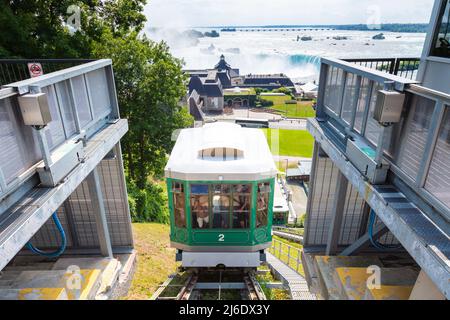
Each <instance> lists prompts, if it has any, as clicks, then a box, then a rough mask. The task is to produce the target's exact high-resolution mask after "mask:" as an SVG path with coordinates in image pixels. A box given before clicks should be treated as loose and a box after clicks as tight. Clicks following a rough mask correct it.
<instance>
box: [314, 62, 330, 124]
mask: <svg viewBox="0 0 450 320" xmlns="http://www.w3.org/2000/svg"><path fill="white" fill-rule="evenodd" d="M328 68H330V66H329V65H327V64H325V63H322V64H321V66H320V76H319V95H318V96H317V106H316V118H317V119H320V120H325V119H326V118H327V115H326V113H325V110H324V98H325V90H326V87H327V74H328Z"/></svg>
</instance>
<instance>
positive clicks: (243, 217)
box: [232, 184, 252, 229]
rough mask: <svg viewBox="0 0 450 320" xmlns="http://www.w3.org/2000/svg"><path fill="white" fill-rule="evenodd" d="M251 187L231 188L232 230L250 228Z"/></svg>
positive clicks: (235, 186) (236, 186)
mask: <svg viewBox="0 0 450 320" xmlns="http://www.w3.org/2000/svg"><path fill="white" fill-rule="evenodd" d="M251 191H252V186H251V185H250V184H237V185H234V186H233V217H232V219H233V221H232V226H233V228H234V229H248V228H250V204H251V203H252V202H251Z"/></svg>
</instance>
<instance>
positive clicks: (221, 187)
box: [211, 184, 231, 229]
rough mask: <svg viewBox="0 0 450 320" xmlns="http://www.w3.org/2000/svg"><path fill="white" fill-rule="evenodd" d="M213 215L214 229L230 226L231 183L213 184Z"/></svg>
mask: <svg viewBox="0 0 450 320" xmlns="http://www.w3.org/2000/svg"><path fill="white" fill-rule="evenodd" d="M211 204H212V217H213V228H214V229H228V228H230V209H231V185H227V184H216V185H213V194H212V201H211Z"/></svg>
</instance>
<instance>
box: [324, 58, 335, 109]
mask: <svg viewBox="0 0 450 320" xmlns="http://www.w3.org/2000/svg"><path fill="white" fill-rule="evenodd" d="M333 69H334V68H333V67H330V66H328V72H327V83H326V86H325V93H324V100H323V101H324V104H325V105H326V106H327V105H328V103H329V102H330V90H331V80H332V79H331V78H332V77H333Z"/></svg>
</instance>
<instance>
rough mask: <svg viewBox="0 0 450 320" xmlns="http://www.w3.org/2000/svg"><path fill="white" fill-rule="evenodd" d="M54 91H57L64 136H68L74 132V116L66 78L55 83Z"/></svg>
mask: <svg viewBox="0 0 450 320" xmlns="http://www.w3.org/2000/svg"><path fill="white" fill-rule="evenodd" d="M56 92H57V93H58V99H59V109H60V111H61V115H62V118H63V124H64V131H65V133H66V138H70V137H71V136H72V135H74V134H75V132H76V130H77V129H76V127H75V117H74V115H73V108H72V101H71V99H70V95H69V83H68V80H66V81H63V82H58V83H57V84H56Z"/></svg>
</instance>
